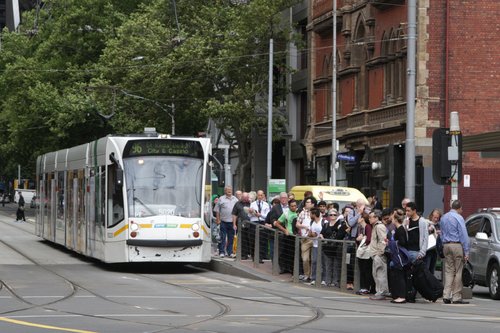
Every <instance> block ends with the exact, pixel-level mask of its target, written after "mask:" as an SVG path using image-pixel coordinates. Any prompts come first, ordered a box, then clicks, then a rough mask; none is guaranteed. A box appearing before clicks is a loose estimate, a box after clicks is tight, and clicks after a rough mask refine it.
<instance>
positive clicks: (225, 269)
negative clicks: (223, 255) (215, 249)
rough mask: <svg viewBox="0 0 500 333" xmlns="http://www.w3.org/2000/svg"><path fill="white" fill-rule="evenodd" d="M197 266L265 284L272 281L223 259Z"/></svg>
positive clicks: (215, 259)
mask: <svg viewBox="0 0 500 333" xmlns="http://www.w3.org/2000/svg"><path fill="white" fill-rule="evenodd" d="M197 266H199V267H202V268H205V269H208V270H211V271H213V272H216V273H221V274H228V275H233V276H238V277H241V278H246V279H252V280H259V281H267V282H271V281H272V279H270V278H269V277H268V276H266V275H265V274H261V273H259V272H255V271H253V270H252V269H250V268H248V267H246V266H243V265H240V264H238V263H237V262H235V261H232V262H229V261H226V260H224V259H217V258H212V260H211V261H210V262H209V263H206V264H198V265H197Z"/></svg>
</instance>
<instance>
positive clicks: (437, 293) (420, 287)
mask: <svg viewBox="0 0 500 333" xmlns="http://www.w3.org/2000/svg"><path fill="white" fill-rule="evenodd" d="M413 286H414V287H415V289H416V290H417V291H418V292H419V293H420V295H422V297H423V298H425V299H426V300H428V301H431V302H435V301H436V300H437V299H438V298H440V297H442V296H443V284H442V283H441V281H439V280H438V279H437V278H436V277H435V276H434V275H433V274H432V273H431V272H429V270H428V269H427V267H426V266H425V263H424V262H423V261H422V260H417V261H415V262H414V263H413Z"/></svg>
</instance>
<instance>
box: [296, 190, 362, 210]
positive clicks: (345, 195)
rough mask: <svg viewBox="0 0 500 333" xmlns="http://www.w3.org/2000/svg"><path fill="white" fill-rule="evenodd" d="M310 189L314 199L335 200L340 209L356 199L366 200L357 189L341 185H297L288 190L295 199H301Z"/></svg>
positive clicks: (327, 201) (328, 201)
mask: <svg viewBox="0 0 500 333" xmlns="http://www.w3.org/2000/svg"><path fill="white" fill-rule="evenodd" d="M307 191H311V192H312V195H313V197H315V198H316V200H318V201H319V200H320V198H323V199H322V200H324V201H325V202H326V203H331V202H336V203H338V204H339V208H340V209H342V208H343V207H344V206H345V205H347V204H350V203H353V202H356V201H357V200H358V199H363V200H364V201H365V203H366V204H368V200H367V199H366V197H365V196H364V194H363V193H361V192H360V191H359V190H358V189H355V188H352V187H341V186H320V185H298V186H294V187H292V189H291V190H290V192H292V193H293V195H294V196H295V200H297V201H301V200H303V199H304V193H305V192H307Z"/></svg>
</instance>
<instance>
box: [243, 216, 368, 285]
mask: <svg viewBox="0 0 500 333" xmlns="http://www.w3.org/2000/svg"><path fill="white" fill-rule="evenodd" d="M237 235H238V238H237V251H236V260H237V261H242V260H252V261H253V265H254V267H256V268H257V267H259V265H261V264H262V263H263V261H262V259H270V260H271V261H272V274H273V275H279V274H281V273H284V272H288V273H291V274H292V276H293V282H295V283H299V282H304V281H301V280H300V276H301V275H307V273H309V272H310V274H311V276H312V277H314V281H315V282H314V284H313V285H315V286H316V287H325V285H322V284H321V283H322V281H325V283H326V286H327V287H334V288H339V289H340V290H342V291H345V290H347V284H348V283H352V284H353V285H354V289H355V290H358V289H359V266H358V258H356V243H355V241H353V240H332V239H317V248H316V250H314V248H313V245H312V244H313V240H314V239H313V238H309V237H302V236H297V235H286V234H284V233H283V232H281V231H280V230H277V229H271V228H268V227H265V226H263V225H260V224H258V223H254V222H249V221H246V222H243V223H241V222H238V232H237ZM250 258H251V259H250ZM309 267H310V268H309ZM313 269H314V272H313V271H312V270H313Z"/></svg>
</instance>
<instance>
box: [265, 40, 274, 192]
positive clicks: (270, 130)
mask: <svg viewBox="0 0 500 333" xmlns="http://www.w3.org/2000/svg"><path fill="white" fill-rule="evenodd" d="M273 61H274V60H273V39H272V38H271V39H270V40H269V90H268V97H267V98H268V100H267V183H266V185H267V190H266V195H267V198H268V199H269V183H270V181H271V171H272V162H273Z"/></svg>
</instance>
